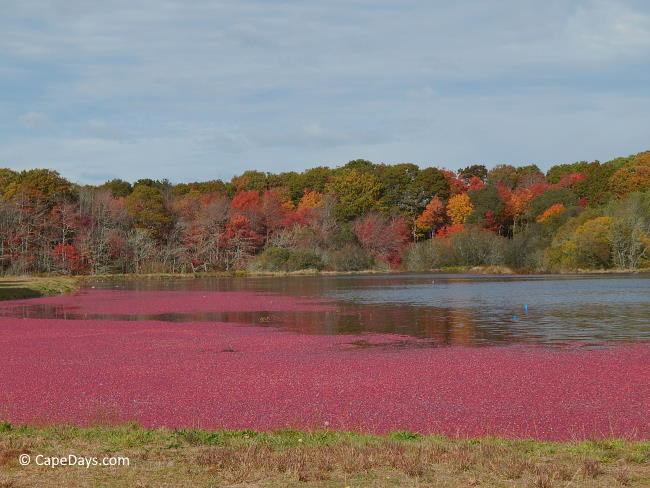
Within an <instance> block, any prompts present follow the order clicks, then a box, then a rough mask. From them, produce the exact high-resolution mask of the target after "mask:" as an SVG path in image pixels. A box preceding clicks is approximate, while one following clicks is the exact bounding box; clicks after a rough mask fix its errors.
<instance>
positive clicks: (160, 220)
mask: <svg viewBox="0 0 650 488" xmlns="http://www.w3.org/2000/svg"><path fill="white" fill-rule="evenodd" d="M126 209H127V212H128V214H129V216H130V217H131V218H132V219H133V221H134V224H135V227H136V228H138V229H144V230H147V231H149V232H150V233H151V235H152V236H154V237H160V236H161V235H162V233H163V232H164V231H165V229H167V228H168V227H169V225H170V224H171V217H170V215H169V212H168V210H167V208H166V207H165V202H164V199H163V194H162V191H161V190H160V189H159V188H155V187H153V186H148V185H142V184H140V185H137V186H135V187H134V188H133V192H132V193H131V194H130V195H129V196H128V197H127V198H126ZM136 240H137V239H136Z"/></svg>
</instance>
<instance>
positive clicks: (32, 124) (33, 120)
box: [18, 112, 50, 129]
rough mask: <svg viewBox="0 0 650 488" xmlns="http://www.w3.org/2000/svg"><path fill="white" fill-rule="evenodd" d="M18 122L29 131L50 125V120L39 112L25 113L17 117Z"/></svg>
mask: <svg viewBox="0 0 650 488" xmlns="http://www.w3.org/2000/svg"><path fill="white" fill-rule="evenodd" d="M18 121H19V122H20V123H21V124H22V125H23V126H24V127H27V128H29V129H42V128H44V127H48V126H49V125H50V120H49V119H48V118H47V116H46V115H45V114H43V113H41V112H27V113H26V114H23V115H21V116H20V117H18Z"/></svg>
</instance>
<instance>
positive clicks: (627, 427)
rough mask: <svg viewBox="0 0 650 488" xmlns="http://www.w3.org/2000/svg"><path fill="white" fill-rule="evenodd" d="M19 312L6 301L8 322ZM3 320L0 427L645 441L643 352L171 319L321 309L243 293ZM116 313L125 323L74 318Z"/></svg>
mask: <svg viewBox="0 0 650 488" xmlns="http://www.w3.org/2000/svg"><path fill="white" fill-rule="evenodd" d="M22 302H25V301H14V302H5V303H4V304H3V308H4V309H5V310H7V309H13V310H16V307H20V306H22ZM28 305H29V307H34V306H41V305H48V306H53V307H55V308H57V307H58V308H66V307H67V308H68V309H70V310H72V311H71V312H70V313H72V314H74V316H75V320H65V319H60V318H54V319H48V318H17V317H15V316H6V317H3V318H0V330H1V331H2V334H1V336H0V343H1V347H2V350H3V354H2V356H0V381H1V383H2V385H3V387H2V391H1V392H0V408H1V409H2V410H0V414H1V415H0V416H1V417H2V418H3V419H6V420H7V421H9V422H11V423H14V424H53V423H70V424H76V425H89V424H92V423H94V422H97V421H104V422H107V421H108V422H114V423H119V422H129V421H136V422H138V423H140V424H141V425H143V426H145V427H149V428H155V427H168V428H205V429H254V430H261V431H268V430H274V429H280V428H300V429H323V428H326V429H335V430H350V431H358V432H368V433H375V434H383V433H387V432H392V431H401V430H408V431H412V432H417V433H420V434H444V435H447V436H452V437H477V436H500V437H511V438H533V439H538V440H582V439H594V438H613V437H616V438H625V439H632V440H634V439H645V438H648V436H650V422H649V420H650V382H649V381H647V378H649V377H650V346H648V345H647V344H645V343H639V344H630V343H618V344H615V345H607V346H603V347H600V348H583V347H577V346H576V347H554V348H549V347H542V346H521V345H516V346H496V347H483V348H476V347H431V345H430V343H428V342H426V341H423V340H421V339H418V338H413V337H406V336H398V335H394V334H363V335H320V334H299V333H295V332H291V331H287V330H283V329H282V328H278V327H275V326H262V325H260V324H244V323H233V322H171V321H162V320H161V321H154V320H140V319H139V317H147V316H149V315H151V314H165V313H169V312H197V313H198V312H220V313H226V312H232V313H238V312H249V313H250V312H256V311H265V312H264V313H270V312H272V311H293V312H297V311H302V312H307V313H310V314H316V316H317V315H318V314H319V313H328V312H331V309H332V305H330V304H328V303H326V302H319V301H314V300H305V299H298V298H295V297H292V296H281V295H277V294H271V293H256V292H204V291H201V292H196V291H192V292H188V291H148V292H144V293H143V292H141V293H138V294H132V293H131V292H129V291H123V290H119V291H112V290H85V291H84V292H82V293H79V294H75V295H71V296H64V297H48V298H39V299H34V300H31V301H29V304H28ZM85 314H87V315H88V316H89V317H90V316H93V315H92V314H116V315H121V316H129V317H130V319H129V320H101V319H97V318H96V316H93V317H95V318H88V319H84V318H83V316H84V315H85Z"/></svg>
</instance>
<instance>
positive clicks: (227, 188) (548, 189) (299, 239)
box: [0, 151, 650, 275]
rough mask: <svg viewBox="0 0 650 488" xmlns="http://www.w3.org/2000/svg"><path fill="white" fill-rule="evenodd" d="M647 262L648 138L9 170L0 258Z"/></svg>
mask: <svg viewBox="0 0 650 488" xmlns="http://www.w3.org/2000/svg"><path fill="white" fill-rule="evenodd" d="M457 266H470V267H472V266H504V267H508V268H511V269H513V270H517V271H527V272H534V271H562V270H578V269H585V270H596V269H599V270H600V269H610V268H613V269H640V268H648V267H650V151H647V152H642V153H639V154H636V155H632V156H628V157H620V158H616V159H613V160H611V161H607V162H605V163H600V162H599V161H593V162H587V161H580V162H576V163H572V164H558V165H555V166H552V167H551V168H550V169H549V170H548V171H547V172H546V173H543V172H542V171H540V169H539V168H538V167H537V166H536V165H534V164H529V165H521V166H517V167H515V166H512V165H509V164H501V165H497V166H495V167H493V168H491V169H488V168H486V166H485V165H482V164H473V165H470V166H468V167H466V168H463V169H461V170H459V171H458V172H453V171H448V170H446V169H439V168H435V167H426V168H423V169H421V168H420V167H418V166H417V165H415V164H409V163H404V164H395V165H388V164H375V163H372V162H370V161H366V160H363V159H357V160H353V161H350V162H348V163H347V164H345V165H343V166H340V167H337V168H328V167H323V166H320V167H315V168H312V169H308V170H305V171H303V172H301V173H298V172H284V173H279V174H273V173H265V172H260V171H253V170H251V171H245V172H244V173H243V174H241V175H240V176H236V177H234V178H232V179H231V180H230V181H229V182H224V181H221V180H212V181H204V182H195V183H178V184H173V183H171V182H169V181H167V180H162V181H160V180H152V179H141V180H138V181H135V182H134V183H129V182H127V181H123V180H119V179H114V180H111V181H108V182H106V183H104V184H102V185H99V186H90V185H78V184H75V183H73V182H70V181H68V180H66V179H65V178H63V177H61V176H60V175H59V174H58V173H57V172H56V171H53V170H48V169H32V170H24V171H13V170H11V169H0V272H1V273H2V274H3V275H18V274H111V273H197V272H213V271H233V270H257V271H296V270H302V269H315V270H333V271H361V270H369V269H379V270H389V269H404V270H418V271H420V270H430V269H444V268H447V267H457Z"/></svg>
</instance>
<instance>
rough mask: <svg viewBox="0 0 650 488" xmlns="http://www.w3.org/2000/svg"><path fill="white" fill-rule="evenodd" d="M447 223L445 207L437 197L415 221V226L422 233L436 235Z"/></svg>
mask: <svg viewBox="0 0 650 488" xmlns="http://www.w3.org/2000/svg"><path fill="white" fill-rule="evenodd" d="M444 222H445V205H444V203H442V201H441V200H440V199H439V198H438V197H437V196H436V197H433V198H432V199H431V201H430V202H429V203H428V204H427V206H426V207H425V208H424V211H423V212H422V213H421V214H420V215H419V216H418V217H417V219H415V226H416V228H417V229H418V230H419V231H421V232H430V233H431V236H433V234H435V232H436V230H437V229H438V227H440V226H441V225H442V224H443V223H444Z"/></svg>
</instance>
